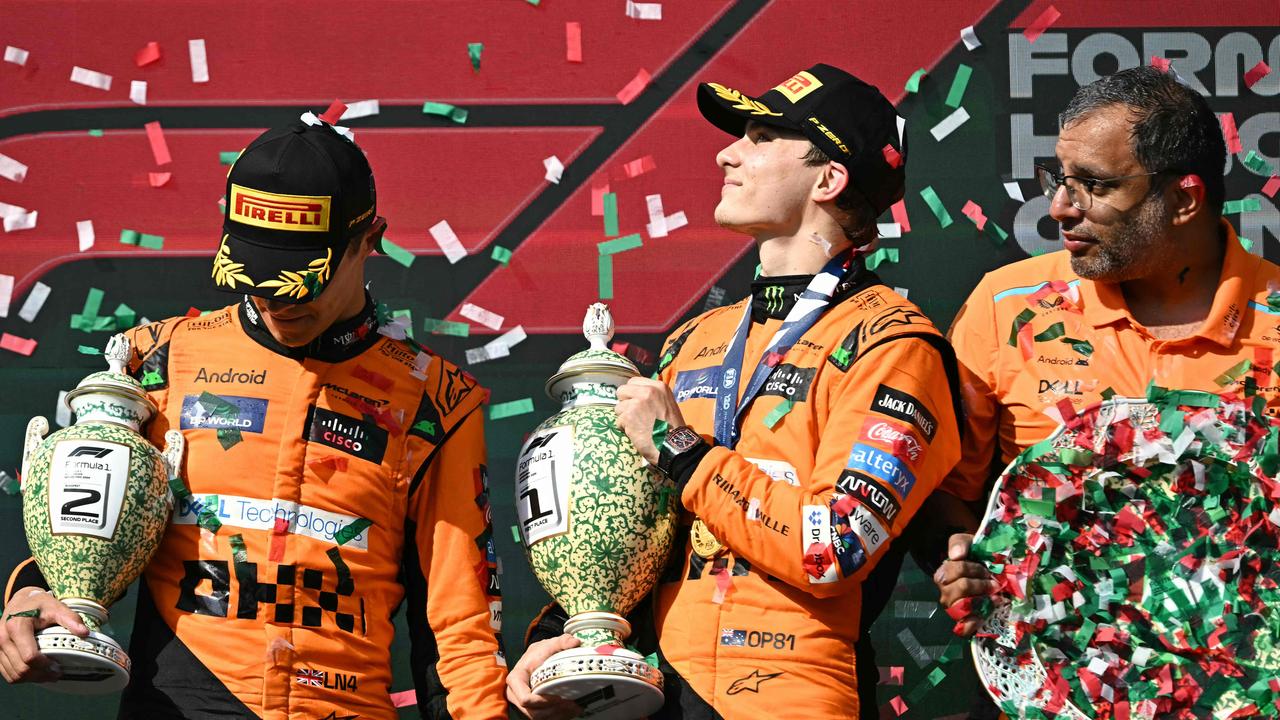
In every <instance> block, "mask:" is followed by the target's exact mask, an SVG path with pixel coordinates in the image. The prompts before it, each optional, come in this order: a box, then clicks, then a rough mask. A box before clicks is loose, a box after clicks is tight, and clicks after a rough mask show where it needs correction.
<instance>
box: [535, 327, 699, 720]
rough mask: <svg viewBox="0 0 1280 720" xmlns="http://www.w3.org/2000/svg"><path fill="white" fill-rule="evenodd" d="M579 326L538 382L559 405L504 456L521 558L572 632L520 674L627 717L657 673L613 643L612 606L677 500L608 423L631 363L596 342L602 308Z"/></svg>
mask: <svg viewBox="0 0 1280 720" xmlns="http://www.w3.org/2000/svg"><path fill="white" fill-rule="evenodd" d="M582 329H583V334H584V335H586V337H587V340H588V341H589V342H590V343H591V346H590V347H589V348H588V349H586V350H583V351H582V352H580V353H578V354H576V355H574V356H573V357H571V358H569V359H568V360H566V361H565V363H564V364H563V365H561V366H560V371H559V372H558V373H556V374H555V375H553V376H552V377H551V379H549V380H548V381H547V394H548V395H550V396H551V398H552V399H554V400H559V401H560V404H561V410H560V412H559V413H557V414H556V415H554V416H552V417H551V418H548V419H547V420H546V421H545V422H543V423H542V424H541V425H539V426H538V428H537V429H536V430H535V431H534V432H533V434H532V435H530V436H529V439H528V441H527V442H525V444H524V447H523V448H522V449H521V451H520V459H519V461H518V463H517V465H516V507H517V512H518V514H519V516H520V532H521V539H522V540H523V545H524V547H525V552H526V553H527V554H528V557H529V564H530V565H531V566H532V567H533V572H534V575H536V576H537V578H538V581H539V582H541V583H542V586H543V587H544V588H546V590H547V592H548V593H549V594H550V595H551V596H552V597H553V598H555V599H556V601H557V602H559V603H560V606H561V607H563V608H564V609H565V612H567V613H568V614H569V620H568V622H566V623H565V626H564V629H565V632H567V633H570V634H572V635H575V636H576V637H577V638H578V639H579V640H581V641H582V645H581V646H580V647H576V648H571V649H569V650H563V651H561V652H558V653H556V654H555V655H552V656H551V657H550V658H548V659H547V660H546V662H544V663H543V664H542V665H541V666H540V667H538V668H537V669H536V670H534V672H533V676H532V678H531V685H532V688H533V690H534V691H535V692H538V693H542V694H549V695H558V696H560V697H564V698H569V699H573V700H576V701H577V702H578V704H579V705H581V706H582V707H583V713H584V716H586V717H596V718H610V719H611V720H615V719H616V720H630V719H631V718H639V717H643V716H645V715H648V714H649V713H652V712H654V711H656V710H658V709H659V708H661V707H662V702H663V695H662V673H661V672H659V671H658V669H657V668H654V667H652V666H650V665H649V664H648V663H646V662H645V659H644V658H643V657H642V656H640V655H639V654H638V653H636V652H634V651H632V650H629V649H627V648H626V647H625V645H624V641H625V639H626V637H627V636H628V635H629V634H630V633H631V626H630V624H629V623H628V622H627V621H626V620H625V619H624V616H625V615H626V614H627V613H629V612H630V611H631V610H632V609H633V608H634V607H635V606H636V604H637V603H639V602H640V601H641V600H642V599H643V598H644V597H645V595H647V594H648V593H649V592H650V591H651V590H652V589H653V587H654V585H655V584H656V583H657V580H658V573H659V572H661V570H662V568H663V566H664V565H665V564H666V561H667V555H668V553H669V552H670V550H671V545H672V539H673V536H674V534H675V527H676V509H677V508H676V505H677V503H678V502H679V501H678V500H677V499H676V498H675V496H674V494H673V493H672V483H671V481H670V480H669V479H667V478H666V477H665V476H663V475H662V474H661V473H659V472H658V471H657V470H656V469H654V468H652V467H651V466H650V465H649V464H648V463H647V462H646V461H645V459H644V457H643V456H641V455H640V453H639V451H637V450H636V449H635V446H634V445H632V443H631V440H630V438H628V437H627V435H626V433H624V432H623V431H622V430H621V429H620V428H619V427H618V424H617V421H616V417H615V415H614V410H613V408H614V405H616V404H617V402H618V397H617V392H618V387H619V386H620V385H622V384H624V383H626V382H627V380H628V379H629V378H632V377H636V376H638V375H639V374H640V373H639V371H638V370H636V367H635V365H632V364H631V362H630V361H629V360H627V359H626V358H625V357H623V356H621V355H619V354H618V353H615V352H613V351H611V350H609V349H608V347H607V343H608V342H609V340H610V339H611V338H612V337H613V318H612V317H610V315H609V310H608V308H607V307H605V306H604V305H603V304H601V303H596V304H594V305H592V306H591V307H590V308H589V309H588V310H587V317H586V320H585V321H584V322H583V328H582Z"/></svg>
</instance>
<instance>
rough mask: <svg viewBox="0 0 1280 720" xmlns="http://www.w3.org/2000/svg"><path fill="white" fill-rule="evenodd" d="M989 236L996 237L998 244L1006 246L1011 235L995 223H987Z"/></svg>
mask: <svg viewBox="0 0 1280 720" xmlns="http://www.w3.org/2000/svg"><path fill="white" fill-rule="evenodd" d="M987 234H988V235H991V236H992V237H994V238H995V239H996V242H998V243H1000V244H1001V245H1003V244H1004V241H1005V240H1008V239H1009V233H1007V232H1005V231H1004V228H1002V227H1000V226H999V225H997V224H995V222H994V221H989V222H987Z"/></svg>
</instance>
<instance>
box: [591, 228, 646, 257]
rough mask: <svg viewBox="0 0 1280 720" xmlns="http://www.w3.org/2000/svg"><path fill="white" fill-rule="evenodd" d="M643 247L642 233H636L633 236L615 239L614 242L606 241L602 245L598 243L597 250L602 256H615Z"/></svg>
mask: <svg viewBox="0 0 1280 720" xmlns="http://www.w3.org/2000/svg"><path fill="white" fill-rule="evenodd" d="M641 245H642V243H641V242H640V233H634V234H632V235H623V236H622V237H620V238H614V239H613V240H606V241H604V242H602V243H596V248H597V249H598V250H599V251H600V254H601V255H614V254H617V253H620V252H625V251H627V250H634V249H636V248H638V247H641Z"/></svg>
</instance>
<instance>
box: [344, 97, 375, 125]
mask: <svg viewBox="0 0 1280 720" xmlns="http://www.w3.org/2000/svg"><path fill="white" fill-rule="evenodd" d="M380 112H382V108H381V107H379V106H378V101H377V100H359V101H356V102H353V103H351V104H350V105H348V106H347V109H346V111H345V112H343V113H342V117H340V118H338V119H339V120H355V119H356V118H362V117H369V116H371V115H377V114H378V113H380Z"/></svg>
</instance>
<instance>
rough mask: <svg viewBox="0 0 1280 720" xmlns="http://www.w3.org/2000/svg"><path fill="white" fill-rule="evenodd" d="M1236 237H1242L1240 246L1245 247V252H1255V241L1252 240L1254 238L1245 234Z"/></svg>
mask: <svg viewBox="0 0 1280 720" xmlns="http://www.w3.org/2000/svg"><path fill="white" fill-rule="evenodd" d="M1236 237H1238V238H1239V239H1240V247H1242V248H1244V251H1245V252H1253V241H1252V240H1250V239H1249V238H1247V237H1245V236H1243V235H1237V236H1236Z"/></svg>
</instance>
